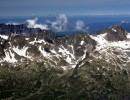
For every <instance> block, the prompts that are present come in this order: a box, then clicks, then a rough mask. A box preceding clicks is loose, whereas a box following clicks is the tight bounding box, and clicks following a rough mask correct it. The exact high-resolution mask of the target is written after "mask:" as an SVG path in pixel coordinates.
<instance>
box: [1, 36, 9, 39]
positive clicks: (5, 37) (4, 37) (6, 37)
mask: <svg viewBox="0 0 130 100" xmlns="http://www.w3.org/2000/svg"><path fill="white" fill-rule="evenodd" d="M0 37H1V38H2V39H5V40H7V39H8V37H9V36H7V35H0Z"/></svg>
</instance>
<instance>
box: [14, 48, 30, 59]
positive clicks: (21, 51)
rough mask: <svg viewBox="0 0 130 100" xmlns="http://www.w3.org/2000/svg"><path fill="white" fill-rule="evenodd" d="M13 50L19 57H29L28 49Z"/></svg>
mask: <svg viewBox="0 0 130 100" xmlns="http://www.w3.org/2000/svg"><path fill="white" fill-rule="evenodd" d="M12 49H13V50H14V51H15V52H16V53H17V54H18V55H20V56H24V57H27V55H26V51H27V49H28V47H23V49H19V48H18V47H16V48H12Z"/></svg>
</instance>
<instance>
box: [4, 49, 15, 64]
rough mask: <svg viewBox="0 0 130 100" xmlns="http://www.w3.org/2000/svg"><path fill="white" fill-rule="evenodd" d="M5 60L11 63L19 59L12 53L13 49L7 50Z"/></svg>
mask: <svg viewBox="0 0 130 100" xmlns="http://www.w3.org/2000/svg"><path fill="white" fill-rule="evenodd" d="M3 60H4V61H7V62H10V63H14V62H17V60H16V59H15V54H14V53H12V52H11V50H9V52H6V51H5V58H4V59H3Z"/></svg>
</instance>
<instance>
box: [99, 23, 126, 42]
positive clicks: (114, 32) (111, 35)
mask: <svg viewBox="0 0 130 100" xmlns="http://www.w3.org/2000/svg"><path fill="white" fill-rule="evenodd" d="M97 34H106V36H105V38H106V39H107V40H108V41H123V40H127V36H126V35H127V32H126V31H125V30H124V29H123V28H122V27H121V26H119V25H114V26H111V27H109V28H108V29H106V30H103V31H100V32H98V33H97Z"/></svg>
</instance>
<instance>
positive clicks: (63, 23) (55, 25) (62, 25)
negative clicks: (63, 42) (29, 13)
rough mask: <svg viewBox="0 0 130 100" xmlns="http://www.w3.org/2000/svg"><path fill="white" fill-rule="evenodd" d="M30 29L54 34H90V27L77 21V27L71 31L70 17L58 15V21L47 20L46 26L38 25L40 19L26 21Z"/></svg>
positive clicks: (74, 26)
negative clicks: (77, 32) (78, 32)
mask: <svg viewBox="0 0 130 100" xmlns="http://www.w3.org/2000/svg"><path fill="white" fill-rule="evenodd" d="M26 22H27V23H28V25H27V26H28V27H29V28H40V29H45V30H52V31H54V32H65V31H83V32H88V29H89V28H88V27H86V26H85V24H84V22H83V21H81V20H77V21H76V22H75V25H73V27H72V28H71V29H69V28H68V27H70V26H69V22H68V17H67V16H66V15H65V14H58V15H57V16H56V20H54V21H52V20H46V23H44V24H38V23H37V22H38V18H35V19H29V20H27V21H26Z"/></svg>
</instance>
